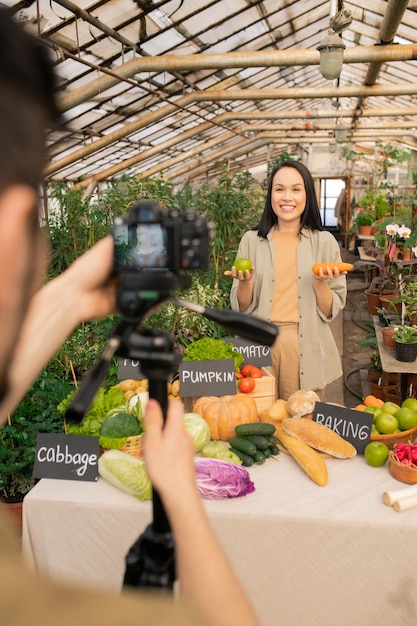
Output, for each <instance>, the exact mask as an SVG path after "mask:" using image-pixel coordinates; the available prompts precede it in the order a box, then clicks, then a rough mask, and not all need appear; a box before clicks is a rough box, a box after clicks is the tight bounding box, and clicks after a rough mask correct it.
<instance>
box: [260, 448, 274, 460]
mask: <svg viewBox="0 0 417 626" xmlns="http://www.w3.org/2000/svg"><path fill="white" fill-rule="evenodd" d="M261 452H262V454H263V455H264V457H265V458H266V459H269V457H270V456H272V452H271V448H267V449H266V450H261Z"/></svg>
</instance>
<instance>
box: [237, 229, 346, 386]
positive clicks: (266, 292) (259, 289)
mask: <svg viewBox="0 0 417 626" xmlns="http://www.w3.org/2000/svg"><path fill="white" fill-rule="evenodd" d="M236 256H238V257H248V258H249V259H251V261H252V263H253V265H254V266H255V276H254V279H253V300H252V303H251V304H250V306H249V307H248V308H247V310H246V311H245V313H251V314H253V315H257V316H258V317H262V318H264V319H267V320H269V321H272V320H271V312H272V303H273V299H274V291H275V283H276V263H275V255H274V245H273V230H271V232H270V233H268V236H267V238H266V239H263V238H261V237H258V234H257V232H256V231H254V230H250V231H248V232H247V233H245V234H244V235H243V237H242V239H241V241H240V244H239V248H238V251H237V255H236ZM296 259H297V260H296V289H297V308H298V316H299V325H298V337H299V346H300V385H301V388H302V389H324V388H325V387H326V385H328V384H329V383H331V382H332V381H333V380H336V378H339V377H340V376H341V375H342V373H343V370H342V364H341V360H340V355H339V351H338V349H337V345H336V342H335V340H334V337H333V333H332V331H331V329H330V328H329V324H328V322H329V321H331V320H332V319H334V318H335V317H336V315H337V314H338V313H339V312H340V311H341V310H342V309H343V307H344V306H345V303H346V278H345V276H341V277H340V278H335V279H333V280H331V281H329V286H330V289H331V291H332V294H333V303H332V314H331V317H330V318H327V317H326V316H325V315H324V314H323V312H322V311H321V310H320V309H319V308H318V306H317V301H316V296H315V293H314V289H313V283H312V270H311V268H312V266H313V264H314V263H320V262H331V261H338V262H340V261H341V255H340V248H339V244H338V242H337V241H336V239H335V237H334V236H333V235H332V234H331V233H329V232H328V231H325V230H324V231H312V230H309V229H307V228H304V229H303V231H302V233H301V236H300V239H299V242H298V246H297V255H296ZM238 284H239V281H238V280H237V279H234V280H233V284H232V288H231V291H230V303H231V307H232V309H234V310H235V311H238V310H239V303H238V299H237V288H238Z"/></svg>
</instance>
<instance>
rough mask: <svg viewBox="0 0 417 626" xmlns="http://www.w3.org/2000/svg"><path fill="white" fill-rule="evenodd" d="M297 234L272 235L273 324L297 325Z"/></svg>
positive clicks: (277, 232)
mask: <svg viewBox="0 0 417 626" xmlns="http://www.w3.org/2000/svg"><path fill="white" fill-rule="evenodd" d="M298 241H299V237H298V232H292V233H283V232H281V231H279V230H277V229H275V230H274V233H273V244H274V255H275V268H276V269H275V290H274V299H273V301H272V311H271V321H272V322H275V323H298V321H299V319H298V302H297V296H298V294H297V273H296V272H297V264H296V259H297V246H298Z"/></svg>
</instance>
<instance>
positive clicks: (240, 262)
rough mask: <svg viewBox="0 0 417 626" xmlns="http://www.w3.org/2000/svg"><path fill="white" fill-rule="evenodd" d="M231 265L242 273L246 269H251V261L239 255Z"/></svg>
mask: <svg viewBox="0 0 417 626" xmlns="http://www.w3.org/2000/svg"><path fill="white" fill-rule="evenodd" d="M233 265H234V266H235V268H236V271H237V272H242V273H243V274H244V273H245V272H246V270H248V272H250V271H251V269H252V261H251V260H250V259H247V258H245V257H240V258H238V259H236V260H235V262H234V263H233Z"/></svg>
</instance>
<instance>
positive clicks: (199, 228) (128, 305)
mask: <svg viewBox="0 0 417 626" xmlns="http://www.w3.org/2000/svg"><path fill="white" fill-rule="evenodd" d="M112 234H113V239H114V270H115V272H116V273H117V275H118V290H117V307H118V309H119V311H120V313H121V315H122V317H125V318H126V319H127V320H130V321H134V320H135V319H136V318H137V317H138V315H142V314H143V310H144V308H145V309H146V308H150V305H151V304H152V302H153V303H155V304H156V303H158V302H161V301H162V300H164V299H166V298H167V297H168V296H169V295H170V293H171V291H172V290H173V289H176V288H178V287H184V288H188V287H190V286H191V278H190V277H189V276H188V275H186V274H185V273H184V271H185V270H204V269H207V266H208V253H209V250H208V248H209V246H208V242H209V234H210V232H209V228H208V226H207V223H206V221H205V219H204V218H203V217H201V216H200V215H198V214H197V213H196V212H194V211H191V210H187V211H184V212H183V213H181V211H179V209H170V210H168V211H164V210H163V208H162V206H161V205H160V204H159V203H158V202H155V201H152V200H141V201H139V202H137V203H136V204H135V205H134V206H133V207H132V208H131V209H130V211H129V213H127V214H126V215H125V216H123V217H117V218H116V219H115V220H114V224H113V233H112ZM147 303H148V304H149V306H147Z"/></svg>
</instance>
